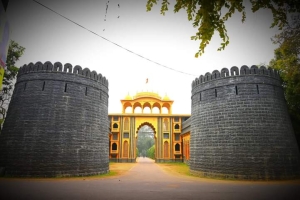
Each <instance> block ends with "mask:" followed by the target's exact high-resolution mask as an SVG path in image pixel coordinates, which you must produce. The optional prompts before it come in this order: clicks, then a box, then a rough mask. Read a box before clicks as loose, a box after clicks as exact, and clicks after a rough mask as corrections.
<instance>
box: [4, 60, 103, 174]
mask: <svg viewBox="0 0 300 200" xmlns="http://www.w3.org/2000/svg"><path fill="white" fill-rule="evenodd" d="M108 132H109V124H108V81H107V80H106V78H105V77H102V75H101V74H97V72H95V71H92V72H90V70H89V69H88V68H85V69H83V70H82V68H81V67H80V66H79V65H77V66H75V67H74V68H73V67H72V65H71V64H68V63H67V64H65V65H64V66H62V64H61V63H59V62H56V63H55V64H54V65H53V64H52V63H50V62H46V63H44V64H42V63H41V62H37V63H36V64H32V63H30V64H29V65H24V66H23V67H21V68H20V69H19V73H18V77H17V82H16V84H15V89H14V93H13V96H12V99H11V103H10V106H9V110H8V113H7V117H6V120H5V123H4V127H3V130H2V133H1V135H0V167H2V169H3V168H4V171H5V175H8V176H28V177H55V176H85V175H94V174H103V173H107V172H108V171H109V157H108V150H109V149H108Z"/></svg>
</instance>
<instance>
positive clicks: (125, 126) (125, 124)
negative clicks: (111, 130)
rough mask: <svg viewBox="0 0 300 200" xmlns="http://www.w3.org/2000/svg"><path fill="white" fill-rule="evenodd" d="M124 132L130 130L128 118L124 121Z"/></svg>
mask: <svg viewBox="0 0 300 200" xmlns="http://www.w3.org/2000/svg"><path fill="white" fill-rule="evenodd" d="M124 130H127V131H128V130H129V119H128V118H125V120H124Z"/></svg>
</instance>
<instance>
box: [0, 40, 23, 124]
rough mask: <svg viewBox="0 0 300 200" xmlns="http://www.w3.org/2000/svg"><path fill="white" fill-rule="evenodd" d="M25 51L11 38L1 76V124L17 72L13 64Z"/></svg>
mask: <svg viewBox="0 0 300 200" xmlns="http://www.w3.org/2000/svg"><path fill="white" fill-rule="evenodd" d="M24 51H25V48H24V47H22V46H20V45H19V44H18V43H16V42H15V41H13V40H11V41H10V44H9V47H8V53H7V58H6V68H7V69H6V70H5V72H4V77H3V83H2V84H3V86H2V88H3V89H2V90H1V92H0V97H1V98H0V119H2V120H1V124H2V122H3V119H5V116H6V110H7V108H8V104H9V102H10V99H11V95H12V90H13V85H14V80H15V78H16V76H17V73H18V67H16V66H15V64H16V62H17V61H18V60H19V59H20V57H21V56H22V55H23V53H24Z"/></svg>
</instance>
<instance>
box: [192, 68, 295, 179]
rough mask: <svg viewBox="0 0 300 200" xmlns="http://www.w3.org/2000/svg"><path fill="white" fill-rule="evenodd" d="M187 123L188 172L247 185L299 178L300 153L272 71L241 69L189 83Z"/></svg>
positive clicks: (281, 90) (279, 88)
mask: <svg viewBox="0 0 300 200" xmlns="http://www.w3.org/2000/svg"><path fill="white" fill-rule="evenodd" d="M229 73H230V75H229ZM191 120H192V121H191V146H190V148H191V149H190V152H191V157H190V170H191V172H192V173H194V174H198V175H201V176H207V177H217V178H228V179H251V180H272V179H293V178H296V177H299V174H300V160H299V151H298V148H297V143H296V139H295V135H294V133H293V129H292V125H291V122H290V118H289V115H288V112H287V106H286V102H285V98H284V94H283V88H282V86H281V81H280V78H279V75H278V73H277V71H274V70H272V69H270V68H269V69H266V68H265V67H264V66H262V67H260V68H258V67H257V66H251V68H250V69H249V68H248V67H247V66H242V67H241V68H240V70H239V69H238V68H237V67H232V68H231V69H230V72H229V70H228V69H227V68H223V69H222V70H221V73H220V72H219V71H218V70H215V71H213V72H212V74H211V73H206V74H205V76H202V75H201V76H200V77H199V78H196V80H194V81H193V83H192V116H191Z"/></svg>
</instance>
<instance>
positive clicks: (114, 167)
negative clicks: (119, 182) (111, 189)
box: [0, 162, 136, 181]
mask: <svg viewBox="0 0 300 200" xmlns="http://www.w3.org/2000/svg"><path fill="white" fill-rule="evenodd" d="M135 164H136V163H113V162H110V163H109V172H108V173H106V174H97V175H91V176H59V175H58V176H56V177H14V176H5V177H0V180H1V179H6V180H46V181H51V180H53V181H57V180H91V179H98V178H109V177H114V176H118V175H122V174H124V173H126V172H128V171H129V170H130V169H131V168H132V167H133V166H134V165H135Z"/></svg>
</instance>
